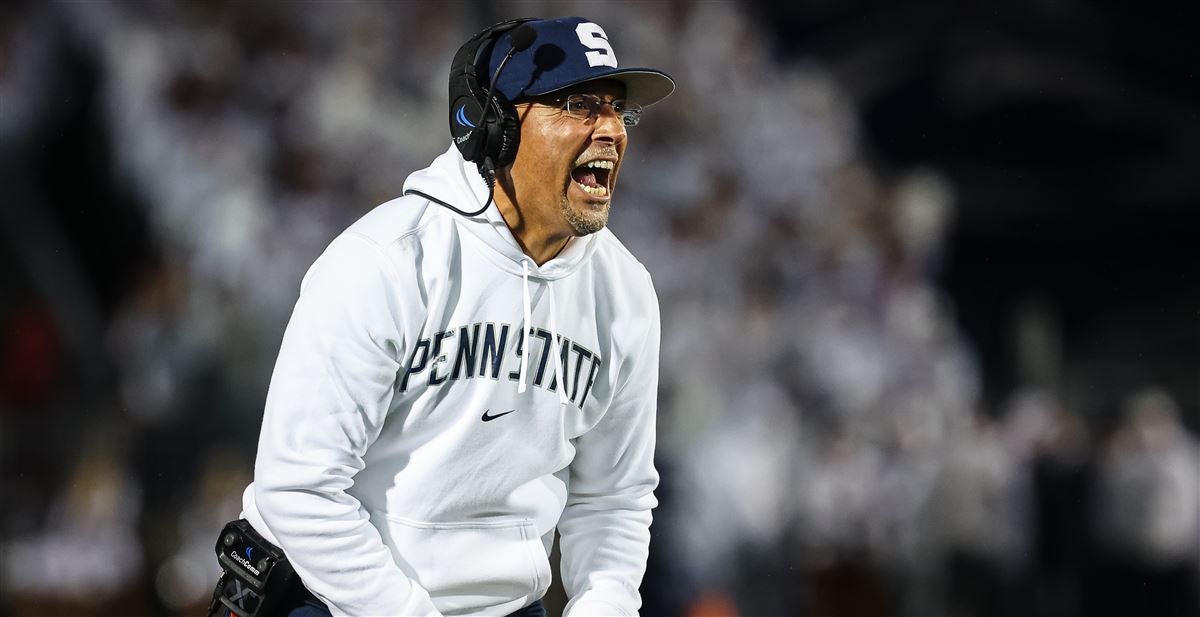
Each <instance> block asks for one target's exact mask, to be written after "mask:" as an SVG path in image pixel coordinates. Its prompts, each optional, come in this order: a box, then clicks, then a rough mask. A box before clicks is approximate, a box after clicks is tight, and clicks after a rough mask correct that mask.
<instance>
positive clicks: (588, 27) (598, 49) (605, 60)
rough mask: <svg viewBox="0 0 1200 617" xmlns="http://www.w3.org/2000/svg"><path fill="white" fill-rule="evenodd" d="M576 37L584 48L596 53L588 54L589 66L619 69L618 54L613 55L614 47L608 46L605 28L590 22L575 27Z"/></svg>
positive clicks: (590, 52)
mask: <svg viewBox="0 0 1200 617" xmlns="http://www.w3.org/2000/svg"><path fill="white" fill-rule="evenodd" d="M575 35H576V36H578V37H579V42H580V43H583V46H584V47H586V48H588V49H593V50H595V51H589V52H587V54H586V55H587V60H588V65H589V66H611V67H613V68H614V69H615V68H617V54H615V53H613V48H612V45H609V44H608V35H607V34H605V33H604V28H601V27H600V26H599V25H597V24H594V23H592V22H590V21H585V22H583V23H581V24H579V25H578V26H575Z"/></svg>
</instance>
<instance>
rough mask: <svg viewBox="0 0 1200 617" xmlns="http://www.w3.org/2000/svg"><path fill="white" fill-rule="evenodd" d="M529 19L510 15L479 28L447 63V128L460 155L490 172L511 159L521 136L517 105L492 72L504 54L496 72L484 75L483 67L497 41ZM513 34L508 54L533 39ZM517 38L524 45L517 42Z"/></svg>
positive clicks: (518, 49)
mask: <svg viewBox="0 0 1200 617" xmlns="http://www.w3.org/2000/svg"><path fill="white" fill-rule="evenodd" d="M529 21H534V20H533V19H530V18H523V19H512V20H509V21H504V22H500V23H498V24H495V25H493V26H490V27H488V28H486V29H484V30H483V31H482V32H480V33H478V34H476V35H475V36H473V37H471V39H470V40H469V41H467V42H466V43H465V44H464V45H463V46H462V47H461V48H459V50H458V53H456V54H455V55H454V61H453V62H451V63H450V134H451V135H452V136H453V138H454V144H455V145H456V146H458V151H459V152H461V153H462V155H463V158H464V159H466V160H468V161H471V162H473V163H475V164H477V165H479V166H480V172H481V173H482V172H484V171H485V170H486V171H488V172H491V173H494V172H495V171H496V169H498V168H500V167H504V166H505V165H508V164H509V163H512V161H513V158H514V157H516V155H517V146H518V145H519V144H520V141H521V127H520V122H519V120H518V119H517V110H516V108H515V107H513V105H512V103H510V102H509V101H508V99H506V98H504V95H503V94H501V93H499V92H496V89H495V86H496V84H495V77H498V76H499V74H500V71H502V70H504V62H507V60H508V58H507V57H506V58H505V59H504V62H501V64H500V66H498V67H497V70H496V75H495V76H490V77H489V76H488V75H487V69H488V59H489V58H490V57H491V51H492V48H493V47H495V45H496V41H497V40H498V39H499V38H500V37H501V36H502V35H503V34H504V33H506V32H508V31H510V30H512V29H514V28H516V27H518V26H520V25H521V24H523V23H526V22H529ZM530 34H532V32H531V33H530ZM512 38H513V41H514V43H513V49H512V50H511V51H509V54H508V57H512V54H513V53H515V52H517V51H521V50H522V49H525V48H527V47H528V46H529V44H532V43H533V40H532V38H530V39H529V40H528V41H524V40H518V39H519V38H527V37H517V36H515V33H514V36H513V37H512ZM522 42H524V43H526V45H524V46H522V45H520V43H522ZM481 73H482V77H483V78H482V79H481V78H480V77H481V75H480V74H481ZM485 84H486V86H487V87H485Z"/></svg>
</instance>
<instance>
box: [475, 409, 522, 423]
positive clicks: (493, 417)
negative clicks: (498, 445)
mask: <svg viewBox="0 0 1200 617" xmlns="http://www.w3.org/2000/svg"><path fill="white" fill-rule="evenodd" d="M491 411H492V410H491V409H487V410H484V412H483V417H482V418H480V420H483V421H484V422H491V421H492V420H495V419H496V418H499V417H500V416H507V415H508V414H510V413H512V412H514V411H516V409H510V410H509V411H506V412H504V413H498V414H496V415H494V416H489V415H488V414H489V413H491Z"/></svg>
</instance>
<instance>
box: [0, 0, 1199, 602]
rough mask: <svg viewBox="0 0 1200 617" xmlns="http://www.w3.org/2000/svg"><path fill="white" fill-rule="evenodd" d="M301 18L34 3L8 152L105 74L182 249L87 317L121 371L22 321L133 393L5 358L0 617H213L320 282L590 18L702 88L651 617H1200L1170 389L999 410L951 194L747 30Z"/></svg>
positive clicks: (664, 126)
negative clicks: (455, 66)
mask: <svg viewBox="0 0 1200 617" xmlns="http://www.w3.org/2000/svg"><path fill="white" fill-rule="evenodd" d="M288 6H291V5H276V4H258V3H237V2H233V3H190V2H167V3H157V4H153V5H143V4H116V3H92V2H74V3H63V4H55V5H49V6H43V5H36V6H35V5H27V6H25V7H23V8H22V9H18V10H13V11H11V13H10V14H9V15H8V16H7V17H6V18H5V20H4V23H3V25H2V26H0V37H3V38H2V41H0V42H2V44H3V47H2V51H0V99H2V101H3V103H2V104H3V113H2V114H0V137H2V138H3V139H4V140H5V141H8V142H9V143H20V138H21V136H22V133H23V131H26V130H28V127H29V126H30V125H31V123H32V121H33V120H34V119H36V118H37V117H38V114H39V110H40V109H42V104H43V103H44V102H45V101H46V100H48V99H51V98H53V97H54V96H56V91H55V89H54V88H55V85H54V81H53V80H49V79H46V78H45V77H44V76H45V75H47V74H48V73H52V72H53V71H54V70H55V69H56V65H55V62H56V58H57V57H59V56H58V55H56V54H58V51H57V50H59V49H60V48H69V49H72V50H75V53H80V54H82V55H84V56H86V57H87V58H88V59H89V61H90V62H91V63H92V64H93V65H94V67H95V74H96V75H97V77H96V79H97V80H98V86H97V89H96V96H97V102H98V109H99V110H100V111H99V112H98V115H97V119H96V122H97V123H99V124H100V125H102V126H103V127H104V130H105V132H106V133H107V134H109V135H110V139H111V147H112V151H111V165H112V174H113V175H114V176H115V177H116V178H118V179H119V181H120V182H121V183H122V184H123V185H125V186H128V187H130V190H131V191H133V192H134V193H135V194H136V196H137V199H138V201H139V203H142V204H144V208H143V209H142V211H141V215H142V216H143V217H144V218H145V221H146V226H147V229H148V234H149V235H150V236H151V237H152V238H153V243H152V244H153V247H154V250H153V251H152V253H151V258H148V259H146V260H144V261H143V262H142V263H141V264H140V267H139V268H138V269H137V271H135V272H133V273H131V274H130V276H129V277H128V279H129V280H128V286H127V291H126V292H125V293H124V294H122V296H121V297H120V298H118V299H117V300H116V301H114V302H113V303H112V306H111V310H105V309H104V308H103V307H97V308H95V309H94V310H92V311H91V313H90V314H89V315H85V316H84V317H81V318H79V319H78V320H71V322H70V323H72V324H74V323H95V324H97V326H96V330H97V334H96V335H95V337H94V340H90V339H87V334H86V332H87V331H85V332H84V333H83V334H80V333H79V332H74V333H73V332H70V331H69V330H70V328H69V327H68V324H67V322H66V321H64V318H62V317H61V316H62V315H64V314H70V313H64V312H62V311H61V310H58V309H44V310H43V312H44V313H47V314H48V315H49V317H48V319H49V320H50V321H49V323H50V325H48V326H47V325H44V323H45V321H46V320H45V319H43V318H39V317H37V316H36V315H35V316H33V317H24V315H26V313H23V312H21V310H18V309H22V307H28V306H34V305H31V304H29V303H27V302H24V301H23V299H22V298H21V297H20V296H19V294H13V295H12V296H11V297H9V298H8V299H6V300H5V301H4V304H2V305H0V309H2V310H4V311H5V321H4V323H5V324H6V325H5V328H6V332H5V333H4V336H5V345H6V346H7V349H6V350H5V356H4V357H5V358H9V357H12V356H13V354H15V353H16V352H14V351H12V350H16V349H20V350H25V351H27V350H28V349H29V346H30V345H33V347H35V348H38V344H36V340H44V341H51V342H53V341H55V340H59V343H60V345H61V346H63V347H70V343H71V341H77V340H80V337H83V339H84V340H85V341H87V342H88V343H91V344H94V346H95V347H96V348H97V349H98V350H99V351H98V355H99V357H100V359H99V360H98V362H99V363H100V364H102V365H103V366H104V367H105V368H104V369H103V370H102V371H100V373H99V375H100V376H99V377H97V378H95V379H96V380H97V381H98V383H99V384H100V385H99V386H97V387H91V388H83V387H79V388H75V387H70V386H72V385H77V384H79V383H82V382H83V381H85V375H84V374H85V373H86V372H87V369H84V368H76V369H72V368H71V364H72V363H71V360H70V358H64V359H62V360H61V361H59V362H58V363H57V364H56V363H54V362H49V364H47V366H48V367H49V368H47V369H46V371H51V372H53V371H54V370H57V371H59V372H61V373H64V374H65V376H59V377H55V378H53V379H50V378H46V380H43V381H44V387H43V388H42V390H40V391H38V392H34V393H33V394H21V393H22V392H24V390H23V389H22V388H26V389H27V388H28V385H29V384H30V383H32V381H36V380H35V377H36V375H35V376H34V377H31V376H30V375H29V374H28V373H27V372H21V371H22V370H24V369H20V368H19V367H18V361H16V360H13V361H11V362H10V361H8V360H6V361H5V364H4V367H5V373H4V384H5V397H4V403H3V405H4V407H3V409H0V412H2V413H0V448H2V450H0V457H2V458H0V460H4V461H5V465H4V469H3V471H2V472H0V475H2V481H3V493H2V497H3V501H4V503H5V504H6V505H5V507H4V508H3V513H2V514H0V547H2V549H0V558H2V563H0V590H2V592H3V597H0V613H4V612H9V613H11V614H14V615H25V614H29V615H34V614H36V615H42V614H53V613H59V614H84V613H88V614H101V613H110V612H113V611H114V610H119V611H120V612H122V613H127V614H128V613H143V612H151V613H172V614H197V612H198V611H201V610H203V607H204V606H206V605H207V601H208V594H209V593H210V591H211V588H212V583H213V582H214V581H215V577H216V563H215V559H214V557H213V551H212V544H213V542H214V541H215V536H216V533H217V531H218V530H219V529H220V526H221V524H222V523H223V522H224V521H226V520H230V519H232V518H235V517H236V515H237V512H238V510H239V507H240V493H241V489H242V488H244V486H245V484H246V482H247V481H248V479H249V474H250V473H251V471H252V469H251V466H252V462H253V448H254V443H255V439H256V437H257V431H258V425H259V420H260V418H261V404H262V400H263V398H264V396H265V391H266V385H267V383H268V380H269V375H270V371H271V368H272V365H273V362H274V354H275V353H276V351H277V350H278V344H279V341H280V339H281V337H282V333H283V325H284V324H285V323H286V320H287V318H288V315H289V312H290V310H291V307H292V304H293V303H294V301H295V299H296V296H297V294H298V287H299V281H300V278H301V276H302V275H303V273H304V271H305V269H306V268H307V267H308V265H309V264H310V263H311V262H312V260H313V259H315V257H316V256H317V255H318V254H320V252H321V251H322V250H323V248H324V246H325V245H326V244H327V243H328V242H329V241H330V240H331V239H332V238H333V237H334V236H335V235H336V234H337V233H338V232H339V231H340V230H341V229H343V228H344V227H345V226H346V225H348V224H349V223H350V222H352V221H353V220H355V219H356V218H357V217H359V216H361V215H362V214H363V213H365V212H366V211H367V210H369V209H370V208H371V207H373V206H374V205H377V204H379V203H382V202H384V201H386V200H388V199H391V198H393V197H395V196H396V195H397V194H398V193H399V190H400V187H401V184H402V182H403V180H404V178H405V176H406V175H407V174H408V173H409V172H410V171H413V170H416V169H419V168H421V167H424V166H425V165H426V164H427V163H428V161H430V160H432V158H433V157H434V156H436V155H437V154H439V153H440V152H442V151H443V150H444V149H445V147H446V142H447V133H446V109H445V102H444V101H445V96H446V93H445V89H446V82H445V77H446V72H447V70H448V65H449V59H450V57H451V55H452V54H453V51H454V50H455V49H456V48H457V46H458V45H459V44H460V43H461V42H462V41H464V40H466V38H467V37H468V36H469V35H470V34H471V33H473V32H474V31H475V30H477V29H478V28H480V27H482V26H483V25H486V24H487V23H491V22H493V21H497V20H499V19H500V18H502V17H505V16H508V15H509V14H510V13H512V14H526V13H528V14H539V13H554V14H581V15H587V16H589V17H591V18H593V19H595V20H597V21H598V22H600V23H601V24H602V25H603V26H604V27H605V29H606V30H607V31H608V32H609V34H610V35H611V36H612V38H614V39H615V40H617V41H619V43H618V45H619V46H618V49H620V50H622V54H623V57H622V58H621V61H622V62H623V63H625V64H631V63H636V64H639V65H645V66H660V67H663V68H665V69H667V70H668V71H669V72H671V73H672V74H673V76H674V77H675V78H676V81H677V82H678V84H679V90H678V91H677V92H676V93H675V94H674V95H673V96H672V97H671V98H670V99H668V100H667V101H666V102H664V103H662V104H661V105H659V106H656V107H653V108H651V109H649V110H648V111H647V113H646V116H645V118H644V122H643V123H642V124H641V125H639V126H638V127H637V128H636V129H634V131H635V132H633V133H632V134H631V146H630V149H629V157H628V160H627V161H626V162H625V163H624V166H623V168H622V169H623V172H624V173H623V174H622V180H621V186H620V189H619V195H618V196H617V197H616V199H615V201H614V206H615V207H614V212H613V217H612V221H611V224H612V227H613V229H614V231H615V232H616V233H617V234H618V237H620V238H621V239H622V240H623V241H624V243H625V244H626V245H627V246H629V247H630V249H631V251H632V252H633V253H634V254H635V255H636V256H638V257H639V258H640V259H641V261H642V262H643V263H645V264H646V266H647V268H648V269H649V271H650V272H651V274H652V276H653V277H654V280H655V285H656V288H657V290H658V295H659V299H660V302H661V308H662V320H663V348H662V357H661V366H662V369H661V371H662V374H661V393H660V414H659V452H658V461H659V466H660V468H661V471H662V475H663V485H662V488H661V491H660V498H661V501H662V505H661V507H660V508H659V509H658V510H657V511H656V517H655V525H654V530H653V532H654V543H653V544H652V551H651V552H652V557H651V563H650V568H649V572H648V573H647V577H646V582H645V584H644V586H643V593H644V595H645V597H646V607H645V612H646V613H647V614H688V613H690V614H701V613H703V614H712V612H714V611H716V612H720V611H732V612H737V613H739V614H746V615H767V614H771V615H775V614H795V613H802V614H811V615H870V614H895V615H933V614H946V615H1007V614H1031V615H1032V614H1041V615H1071V614H1107V613H1101V612H1096V610H1097V609H1098V608H1099V609H1104V608H1105V607H1108V608H1113V609H1114V610H1117V609H1120V610H1121V612H1120V613H1119V614H1137V613H1139V611H1143V610H1148V611H1149V612H1148V613H1147V614H1156V615H1167V614H1188V613H1187V611H1196V610H1200V441H1198V440H1197V438H1196V436H1195V435H1194V434H1192V433H1190V432H1188V431H1187V430H1186V429H1185V428H1184V425H1183V423H1182V421H1181V412H1180V410H1179V409H1177V408H1176V406H1175V404H1174V402H1173V401H1172V399H1171V397H1170V395H1169V394H1168V393H1165V392H1163V391H1159V390H1147V391H1144V392H1138V393H1130V394H1131V397H1130V398H1129V399H1128V400H1127V401H1125V402H1124V406H1123V412H1122V415H1121V416H1120V417H1121V420H1120V422H1119V423H1117V424H1116V425H1114V426H1099V425H1097V424H1096V423H1094V422H1090V421H1089V420H1088V419H1086V418H1083V417H1081V415H1080V414H1079V413H1078V411H1076V410H1073V409H1071V408H1070V407H1069V406H1068V405H1067V404H1066V402H1065V401H1062V400H1060V399H1059V398H1056V392H1054V391H1053V390H1049V389H1044V388H1034V387H1030V388H1024V389H1021V390H1019V391H1017V392H1014V393H1013V394H1012V396H1011V397H1010V398H1009V400H1008V401H1006V402H1005V403H1004V404H1003V405H1001V406H1000V408H997V409H990V408H988V407H987V406H986V405H985V403H984V401H983V399H982V397H981V393H980V375H979V369H978V368H977V366H976V362H975V359H974V356H973V352H972V350H971V347H970V344H969V342H968V341H966V340H965V339H964V337H963V336H962V335H961V333H960V332H959V331H958V330H957V328H956V325H955V319H954V314H953V307H952V306H951V305H950V303H949V302H948V300H947V298H946V297H945V296H944V294H943V293H942V292H941V291H939V289H938V288H937V286H936V284H935V275H936V273H937V271H938V268H939V267H940V264H941V263H942V260H943V259H944V258H945V255H944V252H943V242H944V240H945V238H946V236H947V234H948V232H949V230H950V227H951V225H952V222H953V216H954V210H955V207H956V203H955V191H954V188H953V186H951V184H950V183H949V182H947V181H946V180H945V179H943V178H942V177H941V176H939V174H938V173H937V172H936V170H930V169H913V170H884V169H882V168H881V167H880V166H878V165H876V164H874V163H873V162H872V161H871V160H870V159H869V157H868V156H867V155H866V153H865V152H866V146H865V145H864V144H862V143H861V140H860V138H859V136H858V134H857V132H856V131H857V125H856V118H855V107H854V101H852V100H849V99H848V98H847V97H846V95H845V94H844V93H843V92H842V91H841V90H839V87H838V84H837V83H836V81H835V80H834V79H833V78H832V77H831V76H830V75H829V74H827V73H826V72H825V71H824V70H823V68H822V67H821V66H820V65H819V64H816V63H804V62H781V61H780V60H779V59H778V58H776V57H774V56H773V54H772V53H771V49H770V48H769V46H768V44H767V43H766V41H765V40H764V37H763V36H762V35H761V29H760V28H759V26H758V25H757V24H756V23H754V22H753V21H752V20H751V19H750V18H749V17H747V16H746V15H745V14H743V12H742V11H741V9H740V8H739V7H738V5H737V4H734V3H712V2H695V3H689V2H672V3H643V4H621V5H618V6H619V7H620V10H613V7H612V6H611V5H605V4H587V3H575V2H565V3H538V2H525V3H520V4H519V5H517V6H515V7H514V6H507V5H506V6H505V7H504V10H503V12H500V11H499V10H493V11H484V13H483V14H480V13H478V12H477V11H476V10H474V9H473V8H472V7H474V5H471V4H465V3H463V4H458V3H447V4H436V5H435V4H434V3H353V4H351V3H337V2H323V3H322V2H316V3H307V4H304V5H302V6H303V10H289V9H287V7H288ZM485 6H490V5H485ZM22 155H23V152H22V151H21V150H14V149H11V148H5V150H4V151H3V152H2V153H0V157H5V158H6V159H7V158H8V157H12V158H16V157H20V156H22ZM13 205H15V206H16V207H17V209H18V210H19V209H37V208H39V207H40V204H39V203H37V202H36V199H35V198H33V197H31V198H30V199H29V200H28V201H27V202H26V203H16V204H13ZM8 207H10V206H6V208H8ZM22 220H24V219H20V218H18V217H16V216H15V215H9V216H7V217H5V218H4V219H0V222H3V223H4V225H5V231H6V232H9V233H8V234H7V235H13V234H14V233H15V232H14V230H16V229H20V225H21V223H20V221H22ZM14 221H16V222H14ZM8 250H9V252H10V253H13V254H15V258H21V257H22V255H27V254H26V253H20V252H19V251H17V250H16V249H8ZM5 256H8V253H6V254H5ZM27 261H29V262H32V261H34V260H33V259H31V258H27ZM24 267H25V268H27V269H28V270H29V271H31V272H32V271H34V270H35V269H36V268H35V266H34V265H27V266H24ZM4 278H5V281H6V283H11V282H12V281H13V280H14V279H16V278H18V277H17V275H16V274H6V275H5V277H4ZM30 278H36V276H35V275H33V274H31V275H30ZM18 288H19V289H24V293H25V296H26V297H34V296H37V295H39V294H41V295H43V296H45V295H47V294H46V292H44V291H39V289H41V288H39V287H38V286H37V285H33V284H28V285H24V286H21V287H14V289H18ZM87 307H88V305H87V304H86V303H83V304H82V305H81V307H79V306H77V307H75V310H77V311H79V310H83V311H86V310H87ZM22 310H24V309H22ZM39 319H40V320H39ZM56 320H57V321H56ZM39 324H42V325H40V326H39ZM55 324H57V325H55ZM39 327H40V328H41V330H38V328H39ZM31 328H32V329H31ZM56 330H57V331H59V333H58V334H55V333H54V332H55V331H56ZM41 331H48V332H50V333H49V334H46V335H45V337H43V338H42V339H36V340H35V343H27V344H26V343H20V341H21V340H24V339H23V338H22V337H26V338H27V337H28V336H32V335H29V334H28V333H29V332H34V333H36V332H41ZM55 337H58V338H57V339H56V338H55ZM60 339H61V340H60ZM50 344H51V343H45V344H44V345H43V346H45V345H50ZM21 345H24V346H21ZM29 357H30V356H29V355H28V354H27V353H24V352H23V353H22V354H20V358H21V360H20V366H27V364H26V359H27V358H29ZM76 357H78V356H71V358H76ZM75 363H76V364H79V362H78V361H76V362H75ZM10 365H11V366H10ZM14 367H16V368H14ZM55 367H57V369H55ZM14 371H15V372H14ZM13 375H16V377H13ZM31 380H32V381H31ZM64 384H66V386H68V387H64ZM55 387H57V389H56V390H55ZM50 390H55V391H54V392H49V391H50ZM39 392H40V393H39ZM39 420H48V421H50V422H51V423H52V424H53V426H46V425H44V424H42V423H41V422H39ZM34 430H38V431H40V432H39V433H38V434H39V435H40V437H39V438H38V439H36V440H32V439H27V435H30V434H31V431H34ZM1131 581H1134V582H1131ZM1148 590H1153V591H1154V593H1153V597H1154V598H1155V600H1154V601H1155V602H1157V603H1158V604H1154V605H1152V606H1150V607H1149V608H1147V607H1146V606H1145V605H1144V604H1138V602H1140V601H1141V600H1140V598H1144V597H1146V594H1147V593H1149V592H1148ZM1114 614H1118V613H1114Z"/></svg>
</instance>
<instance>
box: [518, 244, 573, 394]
mask: <svg viewBox="0 0 1200 617" xmlns="http://www.w3.org/2000/svg"><path fill="white" fill-rule="evenodd" d="M546 294H547V295H549V296H550V297H549V300H550V340H551V341H553V343H554V357H553V358H552V359H551V362H553V363H554V381H555V382H556V383H558V401H559V402H560V403H563V404H564V405H565V404H567V403H570V402H571V399H569V398H567V382H566V381H564V380H563V377H564V375H563V368H562V341H561V339H560V338H559V336H558V320H556V319H555V317H554V314H555V313H556V312H557V311H556V310H555V307H554V284H553V283H551V282H549V281H546ZM521 299H522V303H521V309H522V312H523V313H524V314H525V324H524V330H525V331H524V333H522V335H521V336H522V337H523V338H522V340H521V374H520V377H519V379H518V381H517V394H523V393H524V392H525V388H526V387H527V386H526V382H527V381H528V380H529V331H530V330H531V329H532V327H533V302H531V301H530V299H529V262H527V261H522V262H521Z"/></svg>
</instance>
